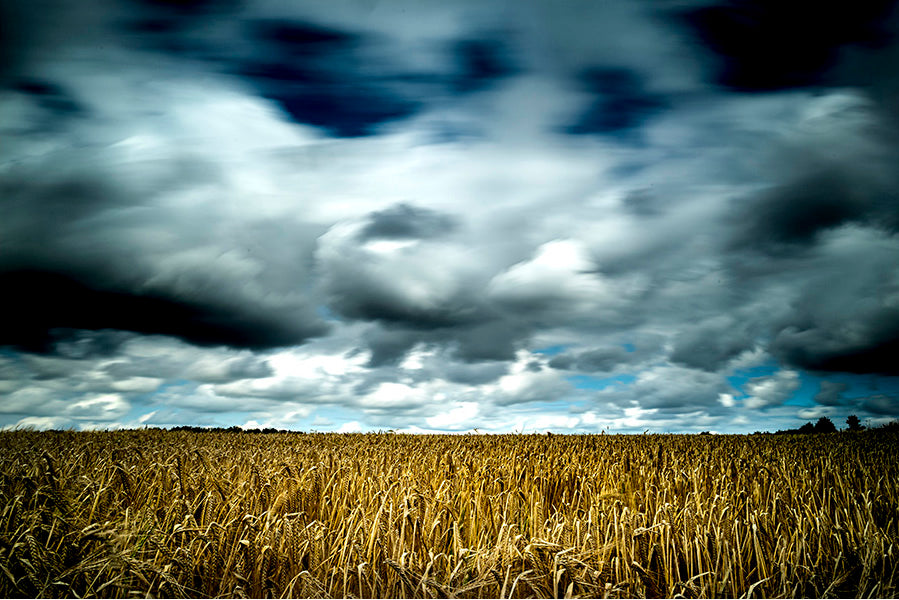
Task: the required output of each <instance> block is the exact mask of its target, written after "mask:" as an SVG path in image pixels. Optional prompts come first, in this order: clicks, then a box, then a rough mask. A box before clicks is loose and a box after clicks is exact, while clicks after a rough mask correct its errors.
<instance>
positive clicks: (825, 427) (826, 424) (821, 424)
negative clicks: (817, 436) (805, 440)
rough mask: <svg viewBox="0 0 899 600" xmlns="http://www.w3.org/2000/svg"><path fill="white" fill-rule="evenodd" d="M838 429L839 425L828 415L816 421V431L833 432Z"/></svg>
mask: <svg viewBox="0 0 899 600" xmlns="http://www.w3.org/2000/svg"><path fill="white" fill-rule="evenodd" d="M836 430H837V426H836V425H834V424H833V421H831V420H830V419H828V418H827V417H821V418H820V419H818V422H817V423H815V433H833V432H834V431H836Z"/></svg>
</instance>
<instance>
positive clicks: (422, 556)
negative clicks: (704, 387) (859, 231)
mask: <svg viewBox="0 0 899 600" xmlns="http://www.w3.org/2000/svg"><path fill="white" fill-rule="evenodd" d="M897 450H899V436H897V434H895V433H891V432H867V433H863V434H846V433H844V434H832V435H818V436H773V435H754V436H711V435H702V436H695V435H694V436H679V435H644V436H608V435H590V436H586V435H584V436H554V435H464V436H451V435H445V436H433V435H415V436H412V435H398V434H392V433H383V434H300V433H278V434H258V435H251V434H240V433H227V432H222V433H193V432H171V431H164V430H142V431H118V432H71V431H69V432H34V431H13V432H3V433H0V461H2V463H0V493H2V506H3V509H2V521H0V595H2V596H13V597H21V596H29V597H35V596H54V597H59V596H65V597H75V596H100V597H137V596H139V597H156V596H165V597H259V598H268V597H415V598H442V597H466V598H476V597H503V598H505V597H613V598H617V597H688V598H691V597H696V598H699V597H802V596H814V597H870V596H875V597H892V596H896V595H897V565H899V561H897V558H899V547H897V545H899V487H897V486H899V476H897V475H899V472H897V469H899V465H897V461H896V455H897Z"/></svg>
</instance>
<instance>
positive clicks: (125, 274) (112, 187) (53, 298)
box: [0, 152, 327, 352]
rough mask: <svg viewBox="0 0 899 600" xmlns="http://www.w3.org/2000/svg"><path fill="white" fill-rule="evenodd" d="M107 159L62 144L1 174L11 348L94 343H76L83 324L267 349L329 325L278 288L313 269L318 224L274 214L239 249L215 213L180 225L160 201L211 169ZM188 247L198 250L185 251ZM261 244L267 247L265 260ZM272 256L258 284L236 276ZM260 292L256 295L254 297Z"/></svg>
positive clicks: (2, 260) (6, 339)
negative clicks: (293, 222) (272, 223)
mask: <svg viewBox="0 0 899 600" xmlns="http://www.w3.org/2000/svg"><path fill="white" fill-rule="evenodd" d="M103 158H104V157H103V156H102V155H95V154H92V153H89V152H85V153H83V156H78V155H76V154H70V153H67V152H60V153H55V154H51V156H50V158H48V159H42V160H41V161H38V162H36V163H34V164H26V165H21V166H20V167H18V168H12V169H7V170H6V172H4V173H3V174H2V175H0V207H2V212H3V213H4V215H5V217H6V218H5V219H4V221H3V222H2V223H0V233H2V235H3V238H4V242H5V251H4V252H3V254H2V256H0V282H2V288H3V290H4V294H3V295H2V297H0V310H2V312H3V314H4V315H10V317H8V318H10V319H11V321H10V326H9V327H4V328H3V331H2V332H0V345H12V346H17V347H20V348H25V349H29V350H33V351H41V352H50V351H53V350H54V348H57V347H58V349H59V350H60V351H62V350H63V349H68V350H66V351H69V350H71V351H79V350H75V349H76V348H78V347H80V346H79V344H83V343H84V339H83V338H81V337H78V336H77V335H76V337H74V338H72V339H67V336H68V335H69V334H71V333H72V332H74V331H76V330H94V331H101V330H124V331H131V332H137V333H143V334H162V335H171V336H175V337H180V338H182V339H184V340H187V341H190V342H193V343H196V344H200V345H206V346H211V345H228V346H234V347H243V348H255V349H261V348H271V347H277V346H286V345H291V344H297V343H302V342H303V341H305V340H307V339H309V338H310V337H312V336H316V335H322V334H324V333H325V332H326V331H327V326H326V325H325V324H324V323H323V322H322V321H321V319H320V318H318V317H316V316H315V315H314V313H313V311H312V309H311V308H310V307H309V304H308V301H307V300H305V299H303V298H301V297H299V296H294V297H289V296H284V295H282V296H280V297H272V296H271V292H273V291H277V292H285V291H289V290H290V289H291V288H292V287H293V286H294V285H295V284H294V283H293V282H291V281H289V280H288V279H286V277H291V276H297V277H302V276H303V272H304V270H305V269H308V268H309V267H310V266H311V265H310V264H309V263H310V262H311V244H312V243H314V239H315V237H314V233H313V231H310V230H308V229H306V228H305V227H304V226H303V225H297V226H296V228H295V229H291V230H285V229H284V227H283V224H282V225H281V226H279V227H278V228H277V231H276V232H272V231H267V230H266V229H265V227H264V221H263V222H259V221H257V222H255V223H247V224H246V225H245V227H243V228H242V230H241V232H240V233H239V234H238V235H235V236H234V237H233V238H231V239H230V240H228V241H227V242H226V244H231V243H238V244H240V246H239V247H240V248H241V250H240V251H239V253H235V252H231V253H230V254H229V253H228V252H227V250H228V248H222V247H221V246H219V242H217V241H216V239H215V234H214V230H215V229H216V227H217V226H216V224H215V223H216V222H217V221H218V220H219V219H218V218H216V217H210V215H209V214H208V213H207V214H204V215H202V217H203V218H202V220H199V219H198V220H194V218H188V219H187V220H185V221H180V222H179V221H177V220H172V216H173V215H167V216H166V215H165V214H164V211H160V210H159V209H158V206H157V207H156V208H153V207H154V206H156V205H155V204H154V203H155V202H156V196H157V195H162V194H164V193H165V192H166V191H170V190H172V189H183V188H189V187H191V186H194V185H198V184H201V185H202V183H201V182H208V181H209V177H210V176H211V173H210V172H208V171H205V170H204V168H203V167H202V166H199V163H196V162H195V161H177V160H175V161H171V162H163V163H156V164H152V165H128V166H127V167H124V168H122V169H121V170H120V171H119V172H118V173H116V174H114V175H113V174H111V173H109V172H106V171H105V169H106V168H107V167H106V166H105V164H104V162H103V161H102V159H103ZM44 160H47V161H49V160H56V161H58V164H55V165H54V166H53V169H52V174H47V175H45V176H42V177H37V178H34V175H35V173H37V172H38V171H40V169H41V167H42V166H43V165H45V164H46V162H44ZM192 165H193V166H192ZM141 167H148V169H149V170H150V171H151V172H152V171H153V170H155V171H156V173H155V176H154V185H152V186H150V188H149V189H141V187H142V186H141V182H142V180H145V177H144V176H143V173H142V172H141ZM159 167H162V168H159ZM193 167H198V168H197V169H194V168H193ZM129 169H132V170H133V171H132V172H131V173H129ZM170 186H171V187H170ZM167 188H168V189H167ZM201 223H202V227H201V226H200V224H201ZM195 225H196V227H195ZM124 231H130V232H132V234H134V233H135V232H143V234H138V235H127V234H126V235H122V233H123V232H124ZM257 233H258V235H257ZM167 239H170V240H176V241H175V242H174V243H167V242H166V240H167ZM300 239H305V240H306V241H305V242H303V243H300V242H299V240H300ZM285 242H286V243H285ZM158 243H162V244H163V245H162V246H158V245H157V244H158ZM185 248H190V250H189V252H191V253H196V254H195V256H196V257H197V258H196V259H191V260H189V261H187V262H184V261H183V260H181V259H178V258H177V256H178V254H179V253H181V252H184V251H185ZM253 251H258V252H259V253H260V255H259V256H258V257H256V258H254V255H253ZM304 254H305V264H304V263H303V262H302V261H303V255H304ZM203 256H205V258H206V259H208V262H206V263H203V258H202V257H203ZM263 258H265V259H267V260H266V262H265V263H264V265H265V266H264V267H263V268H259V269H256V268H254V269H252V279H251V280H241V278H240V277H235V276H234V275H233V274H232V273H229V272H228V269H233V268H238V269H239V268H244V269H245V268H246V267H247V266H249V265H251V264H253V263H255V262H257V261H261V260H262V259H263ZM197 261H199V262H197ZM259 285H264V286H265V287H264V288H262V289H260V287H259ZM256 294H259V296H257V295H256ZM266 294H267V295H266ZM249 296H255V298H254V300H253V301H249V302H247V299H248V297H249ZM111 335H112V334H111ZM95 341H96V340H95ZM73 344H74V345H73ZM91 344H94V345H95V342H90V344H88V345H91Z"/></svg>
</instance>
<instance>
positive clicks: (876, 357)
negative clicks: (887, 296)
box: [771, 310, 899, 375]
mask: <svg viewBox="0 0 899 600" xmlns="http://www.w3.org/2000/svg"><path fill="white" fill-rule="evenodd" d="M880 317H881V319H882V326H883V328H880V327H878V320H872V321H871V322H861V323H855V324H853V323H851V322H849V323H846V322H844V323H840V324H839V326H838V328H837V329H831V328H829V327H827V326H825V325H824V324H820V323H819V324H813V325H810V326H809V327H808V328H807V329H799V328H797V327H788V328H786V329H784V330H782V331H781V332H780V333H778V334H777V336H776V337H775V338H774V340H773V341H772V343H771V351H772V353H773V354H774V355H775V356H777V357H778V358H780V359H782V360H783V361H785V362H787V363H788V364H792V365H796V366H798V367H801V368H804V369H810V370H813V371H831V372H846V373H880V374H883V375H899V366H897V364H896V360H895V357H896V356H897V355H899V312H897V311H895V310H894V311H890V313H888V314H883V315H880ZM853 326H855V327H856V328H857V329H856V330H855V331H853V330H852V328H853Z"/></svg>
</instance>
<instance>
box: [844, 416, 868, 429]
mask: <svg viewBox="0 0 899 600" xmlns="http://www.w3.org/2000/svg"><path fill="white" fill-rule="evenodd" d="M846 425H848V426H849V431H861V430H862V429H864V428H865V426H864V425H862V424H861V422H860V421H859V420H858V417H856V416H855V415H849V416H848V417H846Z"/></svg>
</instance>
